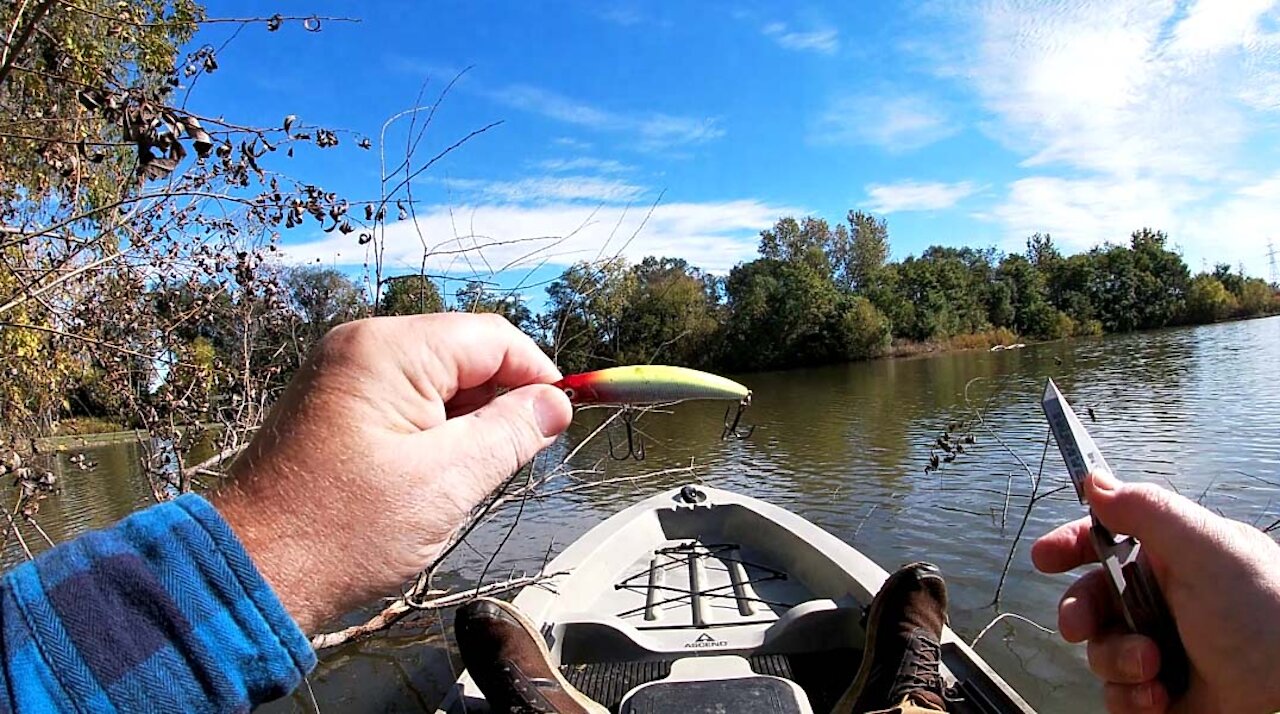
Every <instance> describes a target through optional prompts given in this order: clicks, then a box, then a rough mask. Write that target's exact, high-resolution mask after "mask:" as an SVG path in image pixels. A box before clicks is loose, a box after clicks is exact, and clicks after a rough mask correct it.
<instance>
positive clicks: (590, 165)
mask: <svg viewBox="0 0 1280 714" xmlns="http://www.w3.org/2000/svg"><path fill="white" fill-rule="evenodd" d="M537 165H538V168H540V169H542V170H543V171H551V172H554V173H559V172H562V171H593V172H596V173H602V174H621V173H627V172H629V171H632V170H633V169H634V167H633V166H630V165H628V164H624V163H622V162H621V161H615V160H613V159H593V158H591V157H589V156H579V157H577V158H573V159H546V160H544V161H539V162H538V164H537Z"/></svg>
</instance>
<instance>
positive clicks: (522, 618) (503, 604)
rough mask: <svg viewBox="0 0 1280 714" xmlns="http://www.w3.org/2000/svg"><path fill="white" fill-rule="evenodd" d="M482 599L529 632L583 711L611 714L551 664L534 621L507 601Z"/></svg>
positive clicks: (557, 676)
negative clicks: (580, 690)
mask: <svg viewBox="0 0 1280 714" xmlns="http://www.w3.org/2000/svg"><path fill="white" fill-rule="evenodd" d="M480 599H481V600H484V601H485V602H488V603H490V604H492V605H494V606H495V607H497V608H498V609H500V610H502V611H503V612H505V613H507V614H508V615H510V616H511V617H513V618H515V620H516V621H517V622H519V623H520V625H521V626H522V627H524V629H525V630H527V631H528V632H529V634H530V635H531V636H532V637H533V641H534V642H535V643H536V644H537V645H538V651H539V652H541V653H542V658H543V660H544V661H545V662H546V663H547V665H548V666H550V668H551V676H552V678H553V679H555V681H556V684H558V685H559V686H560V688H561V689H563V690H564V691H565V693H566V694H568V695H569V698H570V699H572V700H573V701H575V702H577V704H578V705H579V706H581V707H582V708H583V709H586V710H587V712H588V714H610V712H609V710H608V709H607V708H606V707H605V706H604V705H602V704H600V703H599V702H597V701H595V700H593V699H591V698H590V697H588V696H587V695H585V694H583V693H582V692H579V691H578V690H577V688H576V687H574V686H573V685H572V684H569V680H567V679H565V678H564V675H562V674H560V668H559V667H556V666H555V665H554V664H552V663H551V662H552V660H551V650H548V649H547V641H546V640H545V639H543V637H542V633H541V632H539V631H538V626H537V625H535V624H533V621H532V620H530V619H529V617H528V616H527V615H525V614H524V613H523V612H520V610H519V609H518V608H516V606H514V605H512V604H511V603H509V602H507V601H505V600H498V599H496V598H488V597H486V598H480Z"/></svg>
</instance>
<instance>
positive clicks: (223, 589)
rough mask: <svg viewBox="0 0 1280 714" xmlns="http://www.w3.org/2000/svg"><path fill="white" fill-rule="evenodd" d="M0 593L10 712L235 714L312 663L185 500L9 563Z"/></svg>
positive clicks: (294, 682)
mask: <svg viewBox="0 0 1280 714" xmlns="http://www.w3.org/2000/svg"><path fill="white" fill-rule="evenodd" d="M0 595H3V605H4V607H3V618H4V623H3V624H4V628H3V629H4V639H5V641H4V658H5V670H4V676H3V677H0V679H3V680H5V681H4V682H3V684H4V685H5V686H4V687H3V689H5V690H7V694H8V696H7V697H3V698H4V699H8V700H9V701H8V702H7V703H8V704H10V706H12V708H13V709H19V710H27V709H28V708H31V707H32V706H35V707H37V708H40V706H39V705H41V704H44V705H53V706H54V707H57V708H63V706H62V705H65V704H68V703H74V705H73V706H74V708H76V709H81V710H93V711H111V710H126V711H134V710H139V711H141V710H147V711H150V710H156V709H163V710H170V711H201V712H225V711H248V710H249V709H250V708H251V707H253V706H255V705H257V704H260V703H263V702H266V701H269V700H271V699H275V698H278V697H280V696H283V695H285V694H288V693H289V692H291V691H292V690H293V689H294V688H296V687H297V686H298V685H299V684H300V683H301V681H302V677H304V676H305V675H306V674H307V673H308V672H310V670H311V669H312V668H313V667H314V666H315V663H316V657H315V653H314V652H313V651H312V649H311V646H310V644H309V642H308V641H307V638H306V636H305V635H304V634H303V633H302V631H301V630H300V629H299V628H298V626H297V624H295V623H294V622H293V620H292V618H290V616H289V614H288V612H286V610H285V608H284V605H283V604H281V602H280V600H279V598H278V597H277V596H276V595H275V593H274V592H272V590H271V587H270V586H269V585H268V584H267V582H266V580H264V579H263V577H262V575H261V574H260V573H259V572H258V570H257V568H256V567H255V566H254V564H253V562H252V561H251V560H250V558H249V554H248V553H247V552H246V551H245V549H244V546H243V545H241V543H240V541H239V540H238V539H237V538H236V537H235V534H234V533H233V532H232V531H231V527H230V526H229V525H228V524H227V523H226V521H224V520H223V519H222V517H221V516H220V515H219V514H218V512H217V511H216V510H215V509H214V508H213V506H212V505H210V504H209V502H208V501H206V500H204V499H203V498H201V497H200V496H197V495H193V494H188V495H184V496H181V497H180V498H177V499H175V500H174V501H171V502H169V503H164V504H160V505H156V506H152V507H150V508H147V509H145V510H142V511H139V512H138V513H135V514H133V515H131V516H129V517H128V518H126V519H124V520H122V521H120V522H119V523H117V524H116V525H115V526H113V527H112V528H108V529H106V530H101V531H94V532H90V533H86V534H84V535H81V536H79V537H78V538H75V539H74V540H71V541H69V542H67V543H64V544H62V545H60V546H58V547H57V548H54V549H52V550H50V551H48V552H46V553H43V554H41V555H40V556H39V557H37V558H36V559H35V560H34V561H32V562H29V563H25V564H23V565H20V566H18V567H16V568H14V569H12V570H11V571H10V572H8V573H6V574H5V576H4V579H3V588H0ZM24 704H25V705H26V706H24ZM15 705H16V706H15ZM6 708H9V707H6V706H4V705H3V704H2V703H0V711H3V710H4V709H6Z"/></svg>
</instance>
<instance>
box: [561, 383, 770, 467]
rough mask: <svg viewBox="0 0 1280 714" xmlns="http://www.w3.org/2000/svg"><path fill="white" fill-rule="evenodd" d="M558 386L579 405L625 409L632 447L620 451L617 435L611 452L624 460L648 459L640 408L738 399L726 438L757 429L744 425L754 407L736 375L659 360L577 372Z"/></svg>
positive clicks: (726, 419)
mask: <svg viewBox="0 0 1280 714" xmlns="http://www.w3.org/2000/svg"><path fill="white" fill-rule="evenodd" d="M556 386H557V387H559V388H560V389H562V390H564V393H565V396H567V397H569V401H570V402H573V403H574V404H575V405H578V406H594V405H605V406H616V407H622V411H621V413H620V415H619V416H621V418H622V423H623V425H624V426H625V427H626V430H627V441H626V449H625V450H623V451H621V452H619V451H618V450H617V449H615V447H614V444H613V438H612V437H610V438H609V455H610V456H612V457H613V458H615V459H619V460H621V459H626V458H634V459H636V460H637V461H638V460H642V459H644V444H643V443H642V442H641V441H640V440H639V439H638V438H637V437H636V433H635V430H634V428H633V426H632V422H633V421H634V419H635V416H634V414H635V413H636V412H637V411H638V410H635V409H634V407H646V406H652V405H655V404H673V403H675V402H687V401H690V400H694V399H718V400H723V401H732V402H736V403H737V410H736V411H734V412H733V416H732V417H730V416H729V411H730V409H732V407H733V405H730V406H729V407H728V408H726V409H725V414H724V431H722V432H720V438H721V439H729V438H733V439H745V438H747V437H749V436H751V432H752V431H753V430H754V427H751V428H748V429H745V430H740V429H739V428H738V425H739V422H740V421H741V420H742V412H743V411H744V410H745V409H746V408H747V407H748V406H750V405H751V390H750V389H747V388H746V387H744V386H742V385H741V384H738V383H737V382H735V381H733V380H732V379H726V378H724V377H721V376H719V375H715V374H710V373H707V372H699V371H698V370H696V369H688V368H687V367H668V366H665V365H657V364H643V365H634V366H630V367H610V368H609V369H601V370H598V371H595V372H584V373H583V374H571V375H569V376H567V377H565V378H564V379H561V380H560V381H559V382H556Z"/></svg>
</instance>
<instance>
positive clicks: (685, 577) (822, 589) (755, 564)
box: [440, 485, 1034, 714]
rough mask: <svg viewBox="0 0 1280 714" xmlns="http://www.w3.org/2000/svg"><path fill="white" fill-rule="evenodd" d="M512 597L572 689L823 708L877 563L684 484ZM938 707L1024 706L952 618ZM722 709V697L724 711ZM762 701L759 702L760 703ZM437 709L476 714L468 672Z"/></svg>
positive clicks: (699, 705) (757, 507) (877, 578)
mask: <svg viewBox="0 0 1280 714" xmlns="http://www.w3.org/2000/svg"><path fill="white" fill-rule="evenodd" d="M545 572H549V573H559V572H564V573H566V574H565V575H561V576H558V577H557V578H556V579H555V580H554V581H552V582H551V583H549V584H548V585H549V586H530V587H527V588H525V589H524V590H522V591H521V592H520V594H519V595H517V596H516V598H515V600H514V601H513V602H514V604H515V605H516V606H517V607H519V608H520V609H521V610H522V611H523V612H524V613H525V614H526V615H528V616H529V618H530V619H531V620H532V621H533V622H534V623H535V624H536V625H537V626H538V628H539V629H540V630H541V632H542V634H543V637H544V638H546V641H547V645H548V649H549V650H550V652H551V657H552V659H553V660H554V661H555V664H557V665H558V666H559V667H560V671H561V672H562V673H563V674H564V675H565V678H566V679H568V680H569V682H570V683H571V684H573V686H575V687H577V688H578V689H579V690H580V691H582V692H583V693H584V694H586V695H587V696H589V697H591V698H592V699H594V700H595V701H597V702H599V703H601V704H603V705H604V706H606V707H608V708H609V709H610V710H611V711H615V712H622V713H626V712H636V713H639V712H657V711H666V710H676V708H677V703H678V710H680V711H682V712H687V713H691V712H697V711H717V710H718V711H741V710H745V709H746V708H747V707H746V706H744V704H745V703H746V702H748V701H751V702H755V704H756V706H757V707H758V705H759V704H760V703H761V702H766V701H767V702H769V704H768V706H767V707H765V709H766V710H771V711H779V712H796V713H800V714H805V713H808V712H827V711H830V709H831V707H832V705H833V704H834V703H835V702H836V701H837V700H838V699H839V698H840V696H841V694H843V693H844V691H845V689H846V688H847V687H848V686H849V684H850V682H851V681H852V680H853V677H854V675H855V674H856V673H857V670H858V664H859V662H860V661H861V655H862V646H863V643H864V642H865V640H866V632H865V630H864V625H863V612H864V609H865V608H867V607H868V606H869V605H870V603H871V599H872V597H873V596H874V595H875V593H876V592H877V591H878V590H879V589H880V586H881V584H882V583H883V582H884V581H885V579H886V578H888V577H889V574H888V573H887V572H886V571H885V570H884V569H883V568H881V567H880V566H879V565H876V564H875V562H873V561H872V560H871V559H869V558H868V557H866V556H865V555H863V554H862V553H860V552H858V550H856V549H855V548H853V547H852V546H850V545H848V544H846V543H844V542H842V541H840V540H839V539H838V538H836V537H835V536H833V535H831V534H830V533H827V532H826V531H824V530H822V529H821V528H819V527H817V526H815V525H814V524H812V523H810V522H809V521H807V520H805V519H804V518H801V517H800V516H798V515H796V514H794V513H791V512H790V511H787V510H785V509H782V508H779V507H777V506H774V505H771V504H768V503H765V502H764V501H760V500H757V499H754V498H750V497H748V496H743V495H740V494H735V493H731V492H728V491H723V490H720V489H715V488H710V487H707V486H701V485H689V486H684V487H681V488H676V489H672V490H670V491H666V492H663V493H660V494H658V495H656V496H653V497H651V498H648V499H645V500H644V501H641V502H640V503H637V504H635V505H633V506H631V507H630V508H627V509H626V510H623V511H622V512H620V513H617V514H615V515H614V516H612V517H610V518H609V519H607V520H606V521H604V522H603V523H600V524H599V525H597V526H595V527H594V528H592V529H591V530H590V531H588V532H587V533H586V534H584V535H583V536H582V537H581V538H579V539H578V540H576V541H574V543H573V544H572V545H570V546H569V547H568V548H566V549H565V550H564V552H562V553H561V554H560V555H559V556H558V557H556V558H555V559H554V560H553V561H552V562H551V563H549V564H548V565H547V567H546V571H545ZM942 664H943V667H942V670H943V677H944V679H945V681H946V684H947V685H948V692H949V696H950V697H954V699H953V700H952V701H951V702H949V711H952V712H962V713H963V712H978V713H982V714H1004V713H1006V712H1017V713H1019V714H1027V713H1030V714H1033V712H1034V710H1032V709H1031V707H1030V706H1028V705H1027V703H1026V702H1025V701H1024V700H1023V699H1022V698H1021V697H1020V696H1018V694H1017V693H1016V692H1015V691H1014V690H1013V688H1012V687H1010V686H1009V685H1008V684H1007V683H1006V682H1005V681H1004V680H1003V679H1001V678H1000V676H999V675H998V674H996V672H995V671H993V670H992V669H991V668H990V667H989V666H987V664H986V663H985V662H984V661H983V660H982V658H980V657H979V656H978V655H977V654H976V653H975V652H974V651H973V650H972V649H971V648H969V647H968V646H967V645H966V644H965V643H964V642H963V641H961V640H960V638H959V637H957V636H956V634H955V633H954V632H953V631H952V630H951V628H949V627H948V628H946V629H945V631H944V632H943V635H942ZM726 705H727V708H726ZM757 710H758V709H757ZM440 711H441V712H483V711H487V707H486V706H485V703H484V697H483V695H482V694H481V693H480V690H479V689H477V688H476V686H475V683H474V682H473V681H472V680H471V678H470V677H469V676H468V675H467V673H466V672H465V671H464V672H463V673H462V675H461V677H459V679H458V681H457V682H456V683H455V684H454V686H453V687H452V689H451V690H450V691H449V692H448V694H447V695H446V697H445V700H444V702H443V703H442V705H441V708H440Z"/></svg>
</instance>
